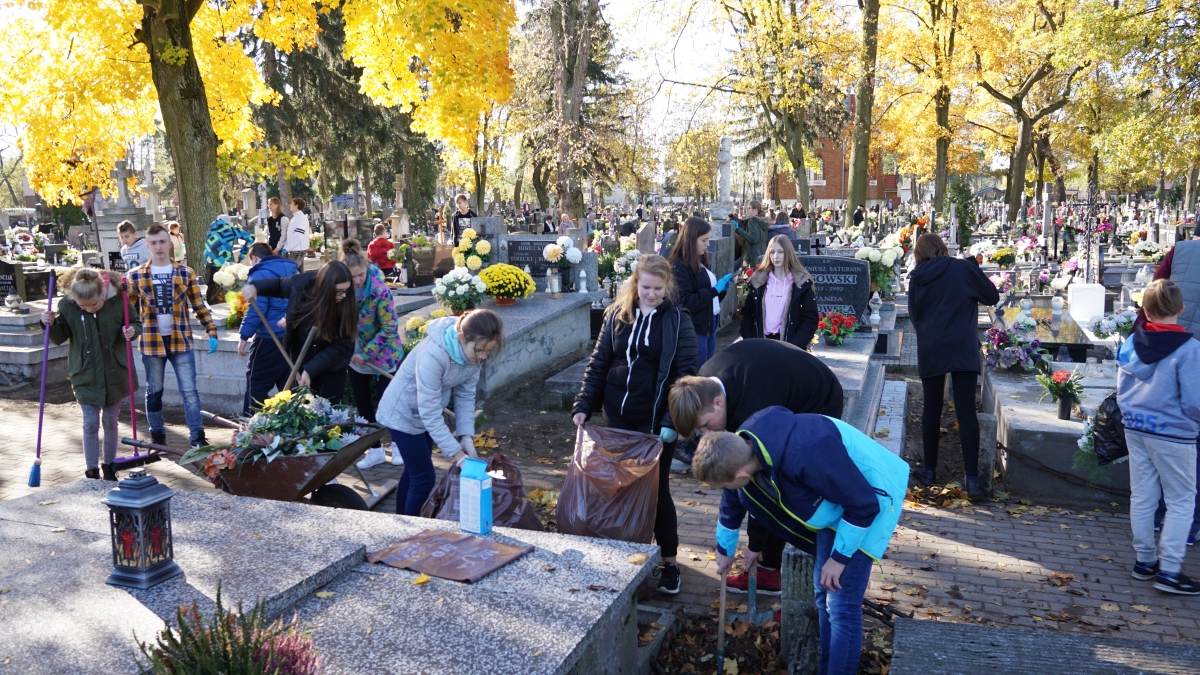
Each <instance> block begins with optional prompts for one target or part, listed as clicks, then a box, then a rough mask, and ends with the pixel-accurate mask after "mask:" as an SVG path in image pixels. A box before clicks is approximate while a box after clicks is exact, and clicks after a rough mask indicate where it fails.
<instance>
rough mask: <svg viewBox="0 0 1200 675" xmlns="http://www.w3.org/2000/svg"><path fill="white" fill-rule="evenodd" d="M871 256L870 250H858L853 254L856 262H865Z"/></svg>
mask: <svg viewBox="0 0 1200 675" xmlns="http://www.w3.org/2000/svg"><path fill="white" fill-rule="evenodd" d="M870 255H871V249H869V248H860V249H858V250H857V251H855V253H854V257H855V258H857V259H858V260H866V259H867V258H868V257H869V256H870Z"/></svg>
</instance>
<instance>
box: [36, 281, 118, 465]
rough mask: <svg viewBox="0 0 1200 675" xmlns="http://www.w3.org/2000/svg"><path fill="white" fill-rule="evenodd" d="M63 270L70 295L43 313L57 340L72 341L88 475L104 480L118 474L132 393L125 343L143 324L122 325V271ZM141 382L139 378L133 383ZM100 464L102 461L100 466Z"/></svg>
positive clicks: (70, 364) (71, 367)
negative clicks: (121, 425) (124, 409)
mask: <svg viewBox="0 0 1200 675" xmlns="http://www.w3.org/2000/svg"><path fill="white" fill-rule="evenodd" d="M73 272H74V274H73V275H71V274H65V275H62V276H63V277H65V278H64V279H63V284H62V285H63V287H64V288H66V289H67V292H66V295H65V297H64V298H63V299H62V300H60V301H59V303H58V312H57V313H56V312H52V311H49V310H47V311H46V312H43V313H42V323H43V324H44V325H46V326H49V328H50V339H51V340H54V343H55V344H62V343H64V342H66V341H67V340H70V341H71V349H70V352H69V354H68V357H67V376H68V378H69V379H70V380H71V389H72V390H73V391H74V392H75V400H76V401H78V402H79V407H80V408H82V409H83V457H84V461H85V462H86V464H87V470H86V471H84V475H85V476H87V477H88V478H99V477H100V469H103V470H104V480H113V481H115V480H116V479H117V472H116V470H115V469H114V468H113V466H112V462H113V459H115V458H116V456H117V438H118V435H117V415H118V413H119V411H120V405H121V402H122V401H123V400H124V399H125V397H126V396H128V395H129V379H130V374H129V373H128V371H127V369H126V368H127V361H126V358H125V354H126V350H125V343H126V342H127V341H129V340H133V339H134V338H135V337H137V335H138V333H140V332H141V324H140V322H137V320H136V319H132V320H131V323H130V325H129V327H127V328H123V315H124V313H123V312H122V309H121V296H120V293H119V292H118V288H119V286H120V283H121V278H120V277H119V276H116V277H113V276H109V275H107V274H106V273H102V272H97V271H96V270H91V269H78V270H74V271H73ZM133 386H134V387H135V388H136V387H137V383H136V381H135V382H134V385H133ZM101 420H103V423H104V462H103V463H102V464H101V463H99V459H100V457H99V455H100V434H99V432H100V424H101ZM97 464H99V467H98V466H97Z"/></svg>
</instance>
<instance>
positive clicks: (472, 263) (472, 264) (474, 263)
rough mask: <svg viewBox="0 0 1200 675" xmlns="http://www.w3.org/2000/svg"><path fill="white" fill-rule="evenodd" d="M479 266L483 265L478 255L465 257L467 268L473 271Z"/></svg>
mask: <svg viewBox="0 0 1200 675" xmlns="http://www.w3.org/2000/svg"><path fill="white" fill-rule="evenodd" d="M480 267H483V260H482V259H481V258H480V257H479V256H477V255H473V256H471V257H469V258H467V269H469V270H471V271H472V272H474V271H475V270H477V269H479V268H480Z"/></svg>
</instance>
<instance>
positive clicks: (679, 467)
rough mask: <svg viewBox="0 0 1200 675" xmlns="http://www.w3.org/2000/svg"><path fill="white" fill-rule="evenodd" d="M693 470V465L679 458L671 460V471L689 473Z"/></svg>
mask: <svg viewBox="0 0 1200 675" xmlns="http://www.w3.org/2000/svg"><path fill="white" fill-rule="evenodd" d="M691 470H692V465H691V464H687V463H686V462H684V461H682V460H678V459H673V460H671V473H678V474H687V473H688V472H689V471H691Z"/></svg>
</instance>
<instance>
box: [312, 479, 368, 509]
mask: <svg viewBox="0 0 1200 675" xmlns="http://www.w3.org/2000/svg"><path fill="white" fill-rule="evenodd" d="M309 501H310V502H311V503H313V504H316V505H317V506H328V507H330V508H335V509H354V510H356V511H366V510H367V502H365V501H364V500H363V498H362V497H360V496H359V495H358V493H357V492H355V491H354V489H353V488H350V487H347V486H345V485H322V486H321V487H319V488H317V489H316V490H315V491H314V492H313V493H312V495H311V496H310V497H309Z"/></svg>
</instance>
